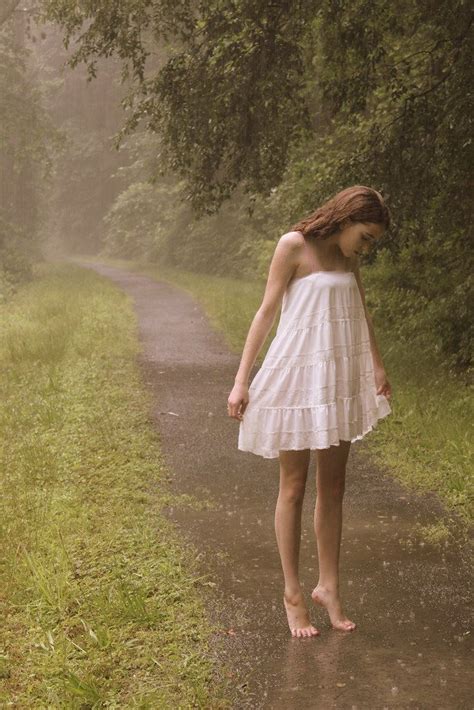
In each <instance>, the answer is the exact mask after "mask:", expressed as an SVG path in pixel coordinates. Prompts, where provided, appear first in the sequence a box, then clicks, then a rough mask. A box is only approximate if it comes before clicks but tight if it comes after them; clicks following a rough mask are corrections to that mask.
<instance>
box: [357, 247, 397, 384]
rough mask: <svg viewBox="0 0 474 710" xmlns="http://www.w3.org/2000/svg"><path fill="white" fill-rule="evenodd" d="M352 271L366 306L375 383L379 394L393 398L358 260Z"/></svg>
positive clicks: (363, 303)
mask: <svg viewBox="0 0 474 710" xmlns="http://www.w3.org/2000/svg"><path fill="white" fill-rule="evenodd" d="M352 271H353V272H354V276H355V277H356V281H357V285H358V287H359V292H360V297H361V300H362V305H363V306H364V311H365V318H366V321H367V328H368V331H369V339H370V351H371V353H372V361H373V363H374V373H375V383H376V385H377V394H383V395H385V396H386V397H391V396H392V388H391V385H390V382H389V381H388V379H387V374H386V372H385V367H384V364H383V360H382V355H381V354H380V350H379V348H378V345H377V340H376V339H375V330H374V325H373V323H372V318H371V317H370V313H369V311H368V310H367V304H366V302H365V291H364V287H363V286H362V279H361V277H360V271H359V264H358V259H357V258H356V260H355V261H354V262H353V264H352Z"/></svg>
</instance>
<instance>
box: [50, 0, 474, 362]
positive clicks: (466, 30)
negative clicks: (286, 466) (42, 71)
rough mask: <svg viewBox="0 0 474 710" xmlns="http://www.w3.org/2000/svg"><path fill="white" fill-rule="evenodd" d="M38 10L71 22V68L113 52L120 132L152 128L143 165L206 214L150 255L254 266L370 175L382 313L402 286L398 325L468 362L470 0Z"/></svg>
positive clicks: (261, 265) (220, 269)
mask: <svg viewBox="0 0 474 710" xmlns="http://www.w3.org/2000/svg"><path fill="white" fill-rule="evenodd" d="M43 7H44V10H45V12H46V15H47V16H48V17H49V18H50V19H53V20H55V21H56V22H59V23H60V24H61V25H62V26H63V27H64V28H65V30H66V42H70V41H71V40H72V39H73V38H77V37H78V33H79V32H81V31H82V34H81V35H80V37H79V41H78V44H77V46H76V48H75V50H74V52H73V54H72V57H71V64H72V65H73V66H74V65H76V64H77V63H78V62H82V61H83V62H86V64H87V65H88V67H89V70H90V73H91V74H92V75H94V74H95V70H96V62H97V59H98V58H99V57H103V56H108V55H110V54H116V55H117V56H119V57H120V58H121V59H122V66H123V75H124V76H126V77H127V78H128V80H129V81H131V90H130V94H129V96H128V97H127V98H126V100H125V101H124V108H125V110H126V113H127V115H126V119H125V125H124V128H123V130H122V131H121V133H120V134H119V136H118V139H119V140H121V139H122V140H123V139H124V138H125V136H126V135H127V134H128V133H129V132H130V131H133V130H134V129H136V128H137V127H138V126H139V125H142V126H143V127H144V128H145V129H147V130H148V131H149V132H151V133H152V134H154V135H156V136H157V144H158V145H159V149H158V150H157V154H156V155H157V158H156V161H155V163H154V164H153V161H151V163H150V164H149V165H148V170H149V175H150V176H154V178H155V180H158V179H159V178H160V177H163V175H164V173H165V171H166V169H169V168H171V169H172V170H174V171H175V172H177V173H178V174H179V176H180V177H181V178H182V179H183V181H184V184H183V188H182V194H183V195H184V197H185V198H186V200H187V203H188V204H191V205H192V206H193V208H194V209H195V211H196V212H198V213H199V214H201V215H202V214H206V213H207V214H208V216H206V217H205V218H203V219H202V220H200V221H199V222H197V221H193V222H190V224H189V228H187V229H183V230H182V231H181V232H176V233H174V234H173V238H172V239H168V240H166V239H165V240H164V241H167V244H168V246H169V249H167V250H163V249H161V248H159V249H158V250H157V251H156V254H157V255H158V254H162V255H164V253H165V252H166V263H171V264H178V263H179V264H181V265H182V266H183V267H184V268H195V269H197V270H204V269H207V270H208V271H210V272H211V273H214V274H224V273H229V274H231V273H234V272H235V271H236V270H238V271H239V273H241V274H242V275H247V276H248V277H251V278H254V277H256V278H260V277H263V276H264V272H265V264H268V261H269V254H270V252H271V244H272V243H275V242H276V239H277V238H278V236H279V235H280V234H282V233H283V232H285V231H287V230H288V229H289V227H290V225H291V223H292V222H294V221H296V220H297V219H299V218H300V217H301V216H302V215H304V214H308V213H309V212H311V211H313V210H314V209H315V208H316V207H317V206H318V205H319V204H321V203H322V202H324V201H325V200H326V199H327V198H329V197H330V196H331V195H333V194H334V193H335V192H337V191H338V190H340V189H342V188H344V187H347V186H349V185H351V184H368V185H372V186H374V187H376V188H377V189H379V190H381V191H382V193H383V194H384V195H386V196H387V200H388V204H389V206H390V208H391V211H392V215H393V218H394V219H393V225H392V228H391V230H390V232H389V234H387V236H386V239H385V244H384V246H385V248H386V249H387V250H388V252H389V255H390V260H391V262H392V268H391V269H385V271H384V273H385V274H386V278H387V279H389V281H388V282H387V283H386V284H385V291H386V292H387V293H388V292H390V293H392V292H393V293H397V292H398V290H401V291H400V297H399V298H398V300H397V298H395V299H394V300H393V302H392V305H391V306H388V308H390V309H391V313H392V315H391V318H392V319H393V318H395V313H394V312H393V308H394V307H395V305H396V304H397V303H399V304H400V307H401V304H402V302H403V294H405V296H406V299H405V302H406V303H408V302H410V303H412V305H413V310H412V311H411V315H410V318H409V319H408V323H405V322H404V321H405V319H406V314H405V315H404V313H405V312H404V310H403V309H401V310H400V312H399V314H398V320H399V327H400V329H401V330H403V329H404V332H406V334H407V336H408V333H410V332H413V328H412V323H411V321H412V320H413V319H415V320H416V318H417V317H418V316H417V315H415V312H416V313H418V312H419V317H420V324H419V325H420V330H421V331H422V332H426V333H428V332H429V333H430V334H433V336H434V337H435V339H436V342H437V345H436V347H437V348H439V352H440V353H442V354H443V356H444V357H445V361H446V364H447V365H448V366H449V367H452V368H454V369H459V370H464V371H465V370H469V368H470V367H471V363H472V326H470V324H469V318H468V313H469V311H470V308H471V307H472V306H471V304H472V300H473V287H472V286H473V285H472V276H471V274H472V271H473V269H472V258H471V257H470V254H471V251H472V249H471V247H470V242H471V238H472V237H471V234H472V233H471V231H470V230H471V226H470V225H471V221H472V208H471V205H470V200H469V199H468V197H467V196H468V195H470V187H471V182H472V176H471V165H472V163H473V162H474V161H473V158H474V156H473V141H472V96H471V94H470V93H469V91H468V90H466V87H467V86H469V84H470V79H471V67H472V59H473V57H472V27H473V18H472V12H471V8H470V6H469V4H468V3H466V2H464V0H455V1H454V2H451V3H444V4H443V3H442V4H441V5H439V3H438V4H435V5H433V2H432V0H417V1H416V2H415V3H413V2H408V0H396V2H395V3H394V4H393V3H392V4H391V5H388V6H387V4H386V3H385V2H382V1H381V0H376V2H372V1H370V2H369V0H355V2H353V1H352V0H351V2H349V1H348V0H341V1H340V2H333V0H323V1H322V2H320V3H317V4H316V5H315V4H314V3H309V2H306V1H304V0H303V1H302V2H301V1H296V0H295V1H293V2H289V3H284V4H283V5H282V4H278V3H275V4H273V3H272V4H267V5H265V6H262V4H261V3H257V2H256V0H238V1H236V2H231V1H230V0H224V1H221V0H216V1H215V2H211V3H210V4H206V5H205V4H199V5H198V6H196V7H193V8H192V9H191V8H190V7H189V5H188V4H187V3H177V4H176V5H173V6H172V5H171V4H170V3H168V2H167V1H166V0H145V1H144V2H141V3H138V4H137V3H135V2H134V1H133V0H124V3H123V5H122V9H123V12H122V13H121V14H118V13H117V12H116V8H115V5H114V3H111V4H105V5H101V7H100V8H97V7H96V6H95V5H90V4H88V3H85V4H83V5H81V6H78V5H77V3H73V2H72V0H43ZM132 8H133V13H131V12H129V11H130V10H131V9H132ZM86 20H87V22H88V24H87V26H86V27H84V25H85V23H86ZM156 47H158V48H159V52H160V62H159V63H158V66H157V65H156V62H155V63H153V61H152V57H151V54H152V50H153V49H154V48H156ZM146 177H148V176H143V175H142V176H140V177H139V178H138V180H139V181H143V179H146ZM231 196H233V198H234V199H232V200H231V199H229V198H230V197H231ZM225 200H227V205H226V206H224V201H225ZM219 207H221V210H220V213H219V214H217V215H215V216H212V215H211V213H215V212H216V211H217V208H219ZM252 214H253V215H254V216H251V215H252ZM158 241H159V240H158ZM162 241H163V240H162ZM138 251H140V250H138ZM120 253H122V252H120ZM136 253H137V252H135V254H136ZM146 253H148V254H149V253H150V251H148V252H146ZM376 258H377V255H376V254H375V253H374V254H372V255H370V256H369V257H368V258H367V260H366V263H368V264H372V265H373V264H374V263H375V261H376ZM417 304H418V305H419V308H418V310H417ZM422 322H423V323H425V325H422ZM400 332H401V331H400Z"/></svg>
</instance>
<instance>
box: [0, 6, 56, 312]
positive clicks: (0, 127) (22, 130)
mask: <svg viewBox="0 0 474 710" xmlns="http://www.w3.org/2000/svg"><path fill="white" fill-rule="evenodd" d="M10 7H11V8H13V4H12V3H10ZM14 19H15V18H14V16H13V10H12V11H11V13H10V14H9V15H8V17H7V20H8V21H7V20H6V21H5V22H4V23H3V24H1V25H0V68H1V71H0V96H1V97H2V100H1V101H0V174H1V180H0V204H1V208H0V299H5V298H6V297H7V296H8V295H11V293H13V291H14V289H15V287H16V286H17V285H18V284H19V283H20V282H21V281H22V280H27V279H28V278H29V277H30V276H31V266H32V264H33V262H34V261H35V260H36V259H38V258H39V256H40V248H39V243H40V228H41V225H42V224H43V220H44V216H43V208H44V203H45V194H46V190H47V184H48V179H49V177H50V174H51V168H52V153H53V151H54V148H55V146H56V145H57V140H58V136H57V133H56V131H55V130H54V128H53V126H52V124H51V122H50V120H49V118H48V116H47V114H46V112H45V109H44V105H43V97H42V94H41V90H40V89H39V88H38V86H37V85H36V83H35V77H34V73H33V72H32V71H31V67H30V66H29V54H28V52H27V50H26V49H25V47H24V46H23V43H22V39H21V37H22V27H21V25H20V26H18V21H16V22H17V23H16V24H14Z"/></svg>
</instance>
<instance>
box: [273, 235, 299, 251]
mask: <svg viewBox="0 0 474 710" xmlns="http://www.w3.org/2000/svg"><path fill="white" fill-rule="evenodd" d="M278 243H279V244H280V243H281V244H282V245H283V246H284V247H285V248H286V249H288V250H290V251H298V250H299V249H301V248H302V247H303V246H304V243H305V241H304V237H303V235H302V234H301V232H285V234H282V236H281V237H280V239H279V240H278Z"/></svg>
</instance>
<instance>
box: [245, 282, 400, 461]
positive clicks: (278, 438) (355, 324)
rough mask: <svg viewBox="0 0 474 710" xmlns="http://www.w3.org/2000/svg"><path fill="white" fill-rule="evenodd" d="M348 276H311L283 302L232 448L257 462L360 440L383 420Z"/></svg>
mask: <svg viewBox="0 0 474 710" xmlns="http://www.w3.org/2000/svg"><path fill="white" fill-rule="evenodd" d="M376 390H377V388H376V384H375V376H374V367H373V361H372V354H371V350H370V340H369V329H368V325H367V320H366V317H365V311H364V307H363V304H362V299H361V296H360V292H359V287H358V285H357V281H356V278H355V275H354V273H353V272H352V271H316V272H313V273H312V274H309V275H308V276H304V277H302V278H299V279H297V280H295V281H292V282H291V283H290V285H289V286H288V288H287V289H286V291H285V293H284V295H283V301H282V308H281V315H280V321H279V324H278V328H277V331H276V335H275V338H274V339H273V341H272V342H271V344H270V347H269V349H268V351H267V354H266V356H265V359H264V361H263V363H262V365H261V367H260V369H259V370H258V372H257V374H256V375H255V377H254V378H253V380H252V382H251V384H250V387H249V403H248V405H247V408H246V410H245V412H244V415H243V419H242V420H241V421H240V427H239V437H238V448H239V449H240V450H241V451H250V452H252V453H254V454H257V455H259V456H263V457H264V458H277V457H278V452H279V451H280V450H291V449H293V450H295V449H299V450H301V449H327V448H329V447H330V446H332V445H336V446H337V445H338V444H339V442H340V441H341V440H345V441H352V442H353V441H356V440H357V439H362V437H363V436H365V434H367V433H368V432H369V431H370V430H371V429H373V428H374V426H375V425H376V423H377V421H378V420H379V419H381V418H383V417H385V416H387V415H388V414H390V413H391V411H392V410H391V407H390V404H389V402H388V400H387V398H386V397H385V396H384V395H377V393H376Z"/></svg>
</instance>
